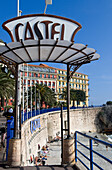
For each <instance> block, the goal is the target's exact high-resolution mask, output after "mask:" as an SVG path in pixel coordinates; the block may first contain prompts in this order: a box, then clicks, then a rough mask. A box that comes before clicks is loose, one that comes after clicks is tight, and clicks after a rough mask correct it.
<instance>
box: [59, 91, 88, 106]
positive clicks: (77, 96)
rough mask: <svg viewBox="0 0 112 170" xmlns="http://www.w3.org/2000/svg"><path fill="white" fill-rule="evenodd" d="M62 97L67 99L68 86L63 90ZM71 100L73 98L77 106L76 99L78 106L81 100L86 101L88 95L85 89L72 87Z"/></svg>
mask: <svg viewBox="0 0 112 170" xmlns="http://www.w3.org/2000/svg"><path fill="white" fill-rule="evenodd" d="M61 95H62V98H64V99H65V100H67V88H65V90H64V91H63V92H62V94H61ZM70 100H73V106H75V101H77V106H78V104H79V102H80V101H85V100H86V96H85V92H84V91H83V90H75V89H70Z"/></svg>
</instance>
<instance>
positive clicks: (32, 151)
mask: <svg viewBox="0 0 112 170" xmlns="http://www.w3.org/2000/svg"><path fill="white" fill-rule="evenodd" d="M100 110H101V108H82V109H75V110H70V131H71V133H74V132H75V131H85V132H88V131H92V132H95V131H96V116H97V114H98V112H99V111H100ZM36 119H40V128H36V130H35V131H33V133H31V121H34V120H36ZM63 125H64V128H66V126H67V115H66V111H63ZM60 134H61V118H60V111H55V112H52V113H51V112H50V113H45V114H42V115H39V116H36V117H33V118H31V119H29V120H28V121H26V122H25V123H24V124H23V125H22V131H21V136H22V139H21V151H22V153H21V162H22V164H21V165H24V166H25V165H28V164H29V160H30V156H34V157H35V156H37V155H38V152H39V145H40V148H41V147H42V146H43V145H45V144H46V142H47V141H48V140H52V139H53V138H54V137H56V135H59V136H60Z"/></svg>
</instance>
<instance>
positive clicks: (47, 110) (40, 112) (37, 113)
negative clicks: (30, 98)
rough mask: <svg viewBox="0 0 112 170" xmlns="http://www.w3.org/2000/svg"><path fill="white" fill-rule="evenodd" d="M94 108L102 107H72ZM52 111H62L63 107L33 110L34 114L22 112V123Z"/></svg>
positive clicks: (65, 108) (64, 108)
mask: <svg viewBox="0 0 112 170" xmlns="http://www.w3.org/2000/svg"><path fill="white" fill-rule="evenodd" d="M93 107H102V106H101V105H100V106H88V107H74V106H72V107H70V109H82V108H93ZM63 110H67V107H63ZM52 111H61V107H56V108H50V109H42V110H36V111H35V110H33V111H32V112H31V111H30V112H28V113H27V112H24V113H23V111H22V112H21V123H23V122H25V121H26V120H27V119H30V118H31V117H34V116H37V115H39V114H43V113H48V112H52Z"/></svg>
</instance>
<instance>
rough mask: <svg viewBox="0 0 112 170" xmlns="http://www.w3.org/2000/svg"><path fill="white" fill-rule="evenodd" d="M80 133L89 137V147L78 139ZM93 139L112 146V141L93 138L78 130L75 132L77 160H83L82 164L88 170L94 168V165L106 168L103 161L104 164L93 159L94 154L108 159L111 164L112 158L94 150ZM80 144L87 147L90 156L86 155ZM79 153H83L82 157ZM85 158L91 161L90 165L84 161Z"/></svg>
mask: <svg viewBox="0 0 112 170" xmlns="http://www.w3.org/2000/svg"><path fill="white" fill-rule="evenodd" d="M78 134H79V135H81V136H83V137H85V138H87V139H89V147H88V146H87V145H85V144H84V143H81V142H80V141H79V140H78V138H77V135H78ZM93 141H94V142H96V143H98V144H103V145H105V146H106V147H110V148H112V144H110V143H107V142H105V141H102V140H99V139H96V138H93V137H91V136H88V135H86V134H83V133H81V132H78V131H76V132H75V162H77V160H79V161H80V162H81V164H82V165H83V166H84V167H85V168H86V169H88V170H93V166H95V167H97V168H98V169H100V170H104V169H103V168H102V165H103V162H102V164H100V165H98V163H96V162H94V161H93V154H96V155H97V156H98V157H100V158H102V159H103V160H105V161H107V162H108V163H110V164H112V160H110V159H108V158H107V157H105V156H103V155H102V154H100V153H98V152H97V151H95V150H93ZM78 144H79V145H80V146H82V147H84V148H86V149H87V150H89V154H90V157H87V155H85V154H84V153H83V152H82V151H81V150H79V148H78ZM78 153H79V156H80V155H82V159H81V158H80V157H79V156H78ZM83 158H85V159H86V160H88V161H89V167H88V166H87V164H85V161H84V159H83Z"/></svg>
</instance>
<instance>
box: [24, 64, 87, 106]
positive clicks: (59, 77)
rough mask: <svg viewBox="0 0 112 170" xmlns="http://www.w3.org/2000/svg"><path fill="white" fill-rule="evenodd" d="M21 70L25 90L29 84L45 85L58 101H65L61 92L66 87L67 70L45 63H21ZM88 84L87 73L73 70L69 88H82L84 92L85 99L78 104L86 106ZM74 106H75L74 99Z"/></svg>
mask: <svg viewBox="0 0 112 170" xmlns="http://www.w3.org/2000/svg"><path fill="white" fill-rule="evenodd" d="M21 70H22V72H21V78H22V79H23V84H24V90H25V91H27V88H28V87H29V86H34V85H35V84H42V85H47V86H48V87H49V88H51V89H52V90H53V91H54V92H55V93H56V96H57V101H58V102H65V100H64V99H62V97H61V94H62V92H63V91H64V89H65V88H66V87H67V70H63V69H59V68H54V67H50V66H48V65H46V64H40V65H30V64H24V65H22V68H21ZM88 86H89V79H88V75H85V74H82V73H77V72H75V73H74V75H73V77H72V78H71V79H70V88H71V89H76V90H83V91H84V92H85V94H86V101H85V102H80V103H79V106H83V105H86V106H88V97H89V95H88V91H89V88H88ZM71 106H72V102H71ZM75 106H77V103H76V101H75Z"/></svg>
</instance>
